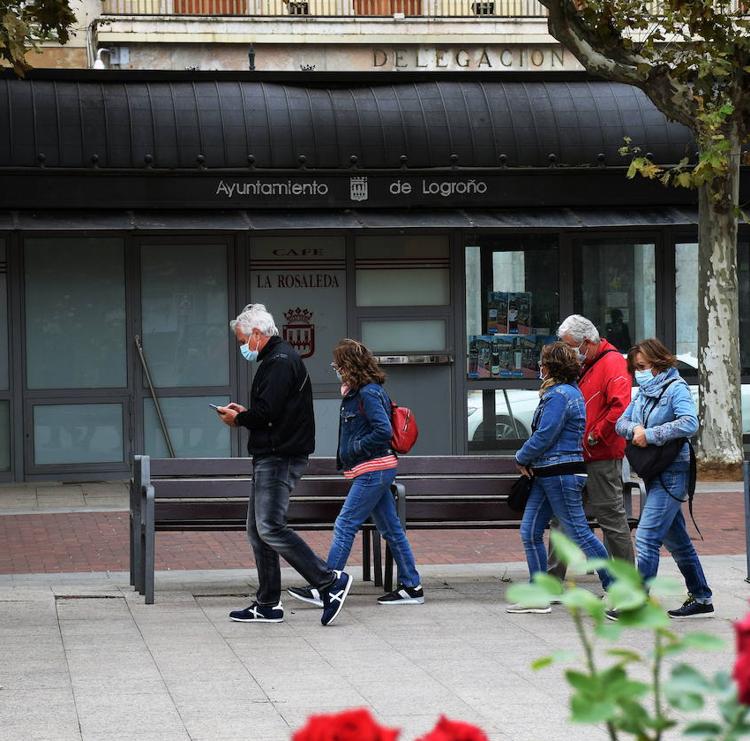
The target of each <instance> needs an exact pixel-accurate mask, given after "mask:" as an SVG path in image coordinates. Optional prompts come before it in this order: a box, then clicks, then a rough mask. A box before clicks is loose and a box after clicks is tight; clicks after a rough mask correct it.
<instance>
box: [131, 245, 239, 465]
mask: <svg viewBox="0 0 750 741" xmlns="http://www.w3.org/2000/svg"><path fill="white" fill-rule="evenodd" d="M231 253H232V250H231V249H230V244H229V243H228V241H225V240H220V239H214V238H211V239H209V238H204V239H202V240H188V239H184V240H180V241H169V242H166V241H156V240H154V241H150V240H149V241H144V242H142V243H141V244H140V245H139V260H140V331H139V332H138V331H137V332H136V335H137V336H138V337H139V338H140V341H141V345H142V348H143V357H144V359H145V362H146V363H147V365H148V369H149V372H150V376H151V381H152V384H153V389H154V392H155V394H156V397H157V399H158V405H159V407H158V409H159V410H160V411H161V420H160V415H159V414H158V413H157V406H156V404H155V402H154V399H153V398H152V393H151V389H150V388H149V385H148V383H147V379H146V374H145V373H144V372H143V368H142V367H141V366H140V358H139V356H138V354H136V363H137V364H138V365H139V367H138V371H139V377H140V378H141V383H140V384H139V397H140V400H139V406H140V409H141V410H142V415H143V417H142V440H143V450H144V452H145V453H146V454H147V455H151V456H155V457H160V458H164V457H169V456H170V450H169V449H170V445H171V448H172V450H173V451H174V454H175V456H176V457H190V458H214V457H228V456H230V455H231V454H232V445H231V436H230V430H229V428H228V427H227V426H226V425H224V424H223V423H222V422H221V421H220V420H219V418H218V416H217V415H216V412H215V411H214V410H213V409H212V408H211V407H210V406H209V404H218V405H222V404H226V403H228V402H229V401H230V400H231V396H232V389H233V384H232V379H233V378H234V377H235V364H236V356H237V353H236V347H235V343H234V342H230V339H231V338H230V331H229V320H230V319H231V318H232V317H233V316H234V314H233V313H232V311H233V309H232V310H230V307H234V303H235V302H234V297H233V295H232V293H233V292H232V291H231V290H230V280H229V276H230V275H234V270H233V269H232V268H231V267H230V266H231V258H232V255H231ZM230 314H231V316H230ZM162 420H163V424H162Z"/></svg>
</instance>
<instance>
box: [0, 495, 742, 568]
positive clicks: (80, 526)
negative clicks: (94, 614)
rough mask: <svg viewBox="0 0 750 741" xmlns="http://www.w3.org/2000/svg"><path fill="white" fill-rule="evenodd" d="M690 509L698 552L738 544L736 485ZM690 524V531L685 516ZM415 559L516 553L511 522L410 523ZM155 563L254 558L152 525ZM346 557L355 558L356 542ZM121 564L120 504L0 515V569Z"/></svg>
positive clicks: (318, 541)
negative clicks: (433, 527) (442, 527)
mask: <svg viewBox="0 0 750 741" xmlns="http://www.w3.org/2000/svg"><path fill="white" fill-rule="evenodd" d="M695 515H696V519H697V521H698V524H699V526H700V527H701V530H702V532H703V535H704V537H705V541H701V540H700V539H697V540H696V541H695V542H696V547H697V549H698V552H699V553H700V554H705V555H732V554H740V553H744V552H745V536H744V514H743V502H742V493H741V492H739V491H721V492H710V493H699V494H698V495H697V496H696V503H695ZM688 524H689V529H690V531H691V533H694V528H693V526H692V524H691V523H688ZM303 537H304V538H305V539H306V540H307V541H308V542H309V543H310V545H311V546H312V547H313V549H314V550H315V551H316V552H317V553H319V554H320V555H322V556H323V557H325V555H326V553H327V550H328V545H329V543H330V538H331V534H330V533H303ZM409 539H410V540H411V542H412V546H413V548H414V551H415V554H416V557H417V562H418V563H420V564H464V563H500V562H507V561H522V560H523V559H524V555H523V549H522V547H521V543H520V539H519V536H518V531H517V530H508V531H497V530H483V531H452V530H446V531H439V532H434V531H433V532H420V531H411V532H410V533H409ZM156 554H157V562H156V566H157V569H164V570H167V569H174V570H191V569H232V568H250V567H251V566H252V565H253V561H252V558H251V556H250V552H249V548H248V545H247V542H246V540H245V537H244V534H243V533H239V532H219V533H195V532H189V533H159V534H158V535H157V539H156ZM351 562H352V563H353V564H360V563H361V546H360V544H359V542H357V543H356V544H355V547H354V550H353V551H352V560H351ZM127 569H128V515H127V513H126V512H72V513H60V514H51V513H50V514H44V513H41V514H5V515H0V574H23V573H56V572H83V571H125V570H127Z"/></svg>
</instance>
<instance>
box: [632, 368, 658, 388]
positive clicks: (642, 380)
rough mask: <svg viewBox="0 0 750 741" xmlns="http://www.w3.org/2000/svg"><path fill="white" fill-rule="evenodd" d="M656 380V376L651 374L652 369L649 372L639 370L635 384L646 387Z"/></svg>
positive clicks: (636, 373)
mask: <svg viewBox="0 0 750 741" xmlns="http://www.w3.org/2000/svg"><path fill="white" fill-rule="evenodd" d="M653 380H654V375H653V373H651V369H650V368H649V369H648V370H637V371H636V372H635V382H636V383H637V384H638V385H639V386H646V385H648V384H649V383H651V381H653Z"/></svg>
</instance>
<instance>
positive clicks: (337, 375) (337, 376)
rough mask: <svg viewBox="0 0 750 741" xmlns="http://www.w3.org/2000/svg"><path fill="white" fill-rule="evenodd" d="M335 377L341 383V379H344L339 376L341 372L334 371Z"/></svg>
mask: <svg viewBox="0 0 750 741" xmlns="http://www.w3.org/2000/svg"><path fill="white" fill-rule="evenodd" d="M336 378H338V379H339V383H341V382H342V381H343V380H344V379H343V378H342V377H341V373H339V372H338V371H336Z"/></svg>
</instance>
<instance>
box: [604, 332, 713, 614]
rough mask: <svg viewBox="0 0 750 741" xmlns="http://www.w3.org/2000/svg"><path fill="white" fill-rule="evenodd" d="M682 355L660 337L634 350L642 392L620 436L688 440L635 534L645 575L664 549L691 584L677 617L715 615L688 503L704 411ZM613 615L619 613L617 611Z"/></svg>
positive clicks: (650, 441) (654, 441) (642, 442)
mask: <svg viewBox="0 0 750 741" xmlns="http://www.w3.org/2000/svg"><path fill="white" fill-rule="evenodd" d="M676 363H677V358H675V356H674V355H672V353H671V352H669V350H668V349H667V348H666V347H665V346H664V345H663V344H662V343H661V342H660V341H659V340H657V339H655V338H652V339H649V340H643V341H642V342H639V343H638V344H637V345H636V346H635V347H633V348H632V349H631V350H630V352H629V353H628V369H629V370H630V372H631V373H632V374H633V375H634V376H635V380H636V382H637V383H638V386H639V387H640V388H639V391H638V395H637V396H636V397H635V399H633V401H632V402H630V406H628V408H627V409H626V410H625V412H624V413H623V415H622V417H620V419H619V420H618V422H617V424H616V425H615V429H616V430H617V434H618V435H622V436H623V437H624V438H625V439H626V440H630V441H631V442H632V443H633V444H634V445H636V446H638V447H643V448H645V447H646V446H647V445H657V446H662V445H664V444H665V443H668V442H669V441H670V440H677V439H684V440H685V442H684V444H683V445H682V446H680V450H679V452H678V453H677V456H676V457H675V459H674V461H672V463H671V464H670V465H669V466H668V467H667V468H666V469H665V470H664V471H663V472H662V473H661V474H660V475H659V476H657V477H656V478H655V479H653V480H652V481H650V482H648V496H647V497H646V504H645V505H644V507H643V510H642V512H641V519H640V521H639V523H638V529H637V530H636V533H635V545H636V550H637V551H638V570H639V571H640V573H641V576H643V578H644V580H648V579H653V578H654V577H655V576H656V573H657V571H658V570H659V549H660V548H661V546H662V545H664V546H665V547H666V548H667V550H668V551H669V552H670V553H671V554H672V557H673V558H674V560H675V562H676V563H677V566H678V568H679V569H680V572H681V573H682V575H683V577H684V578H685V584H686V586H687V589H688V593H689V594H688V598H687V601H686V602H685V603H684V604H683V605H682V607H678V608H677V609H676V610H668V612H669V615H670V617H673V618H697V617H713V614H714V608H713V605H712V604H711V590H710V589H709V587H708V583H707V581H706V575H705V574H704V573H703V567H702V566H701V562H700V560H699V559H698V554H697V553H696V551H695V547H694V546H693V542H692V541H691V540H690V536H689V535H688V532H687V528H686V527H685V517H684V515H683V514H682V503H683V502H685V501H687V498H688V476H689V474H690V447H689V445H688V442H687V439H688V438H690V437H692V436H693V435H695V433H696V432H697V431H698V416H697V414H696V410H695V402H694V401H693V397H692V395H691V394H690V389H689V387H688V385H687V383H685V381H683V380H682V378H681V377H680V374H679V373H678V372H677V370H676V369H675V367H674V366H675V365H676ZM608 617H614V618H616V615H614V616H613V615H610V614H609V613H608Z"/></svg>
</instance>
